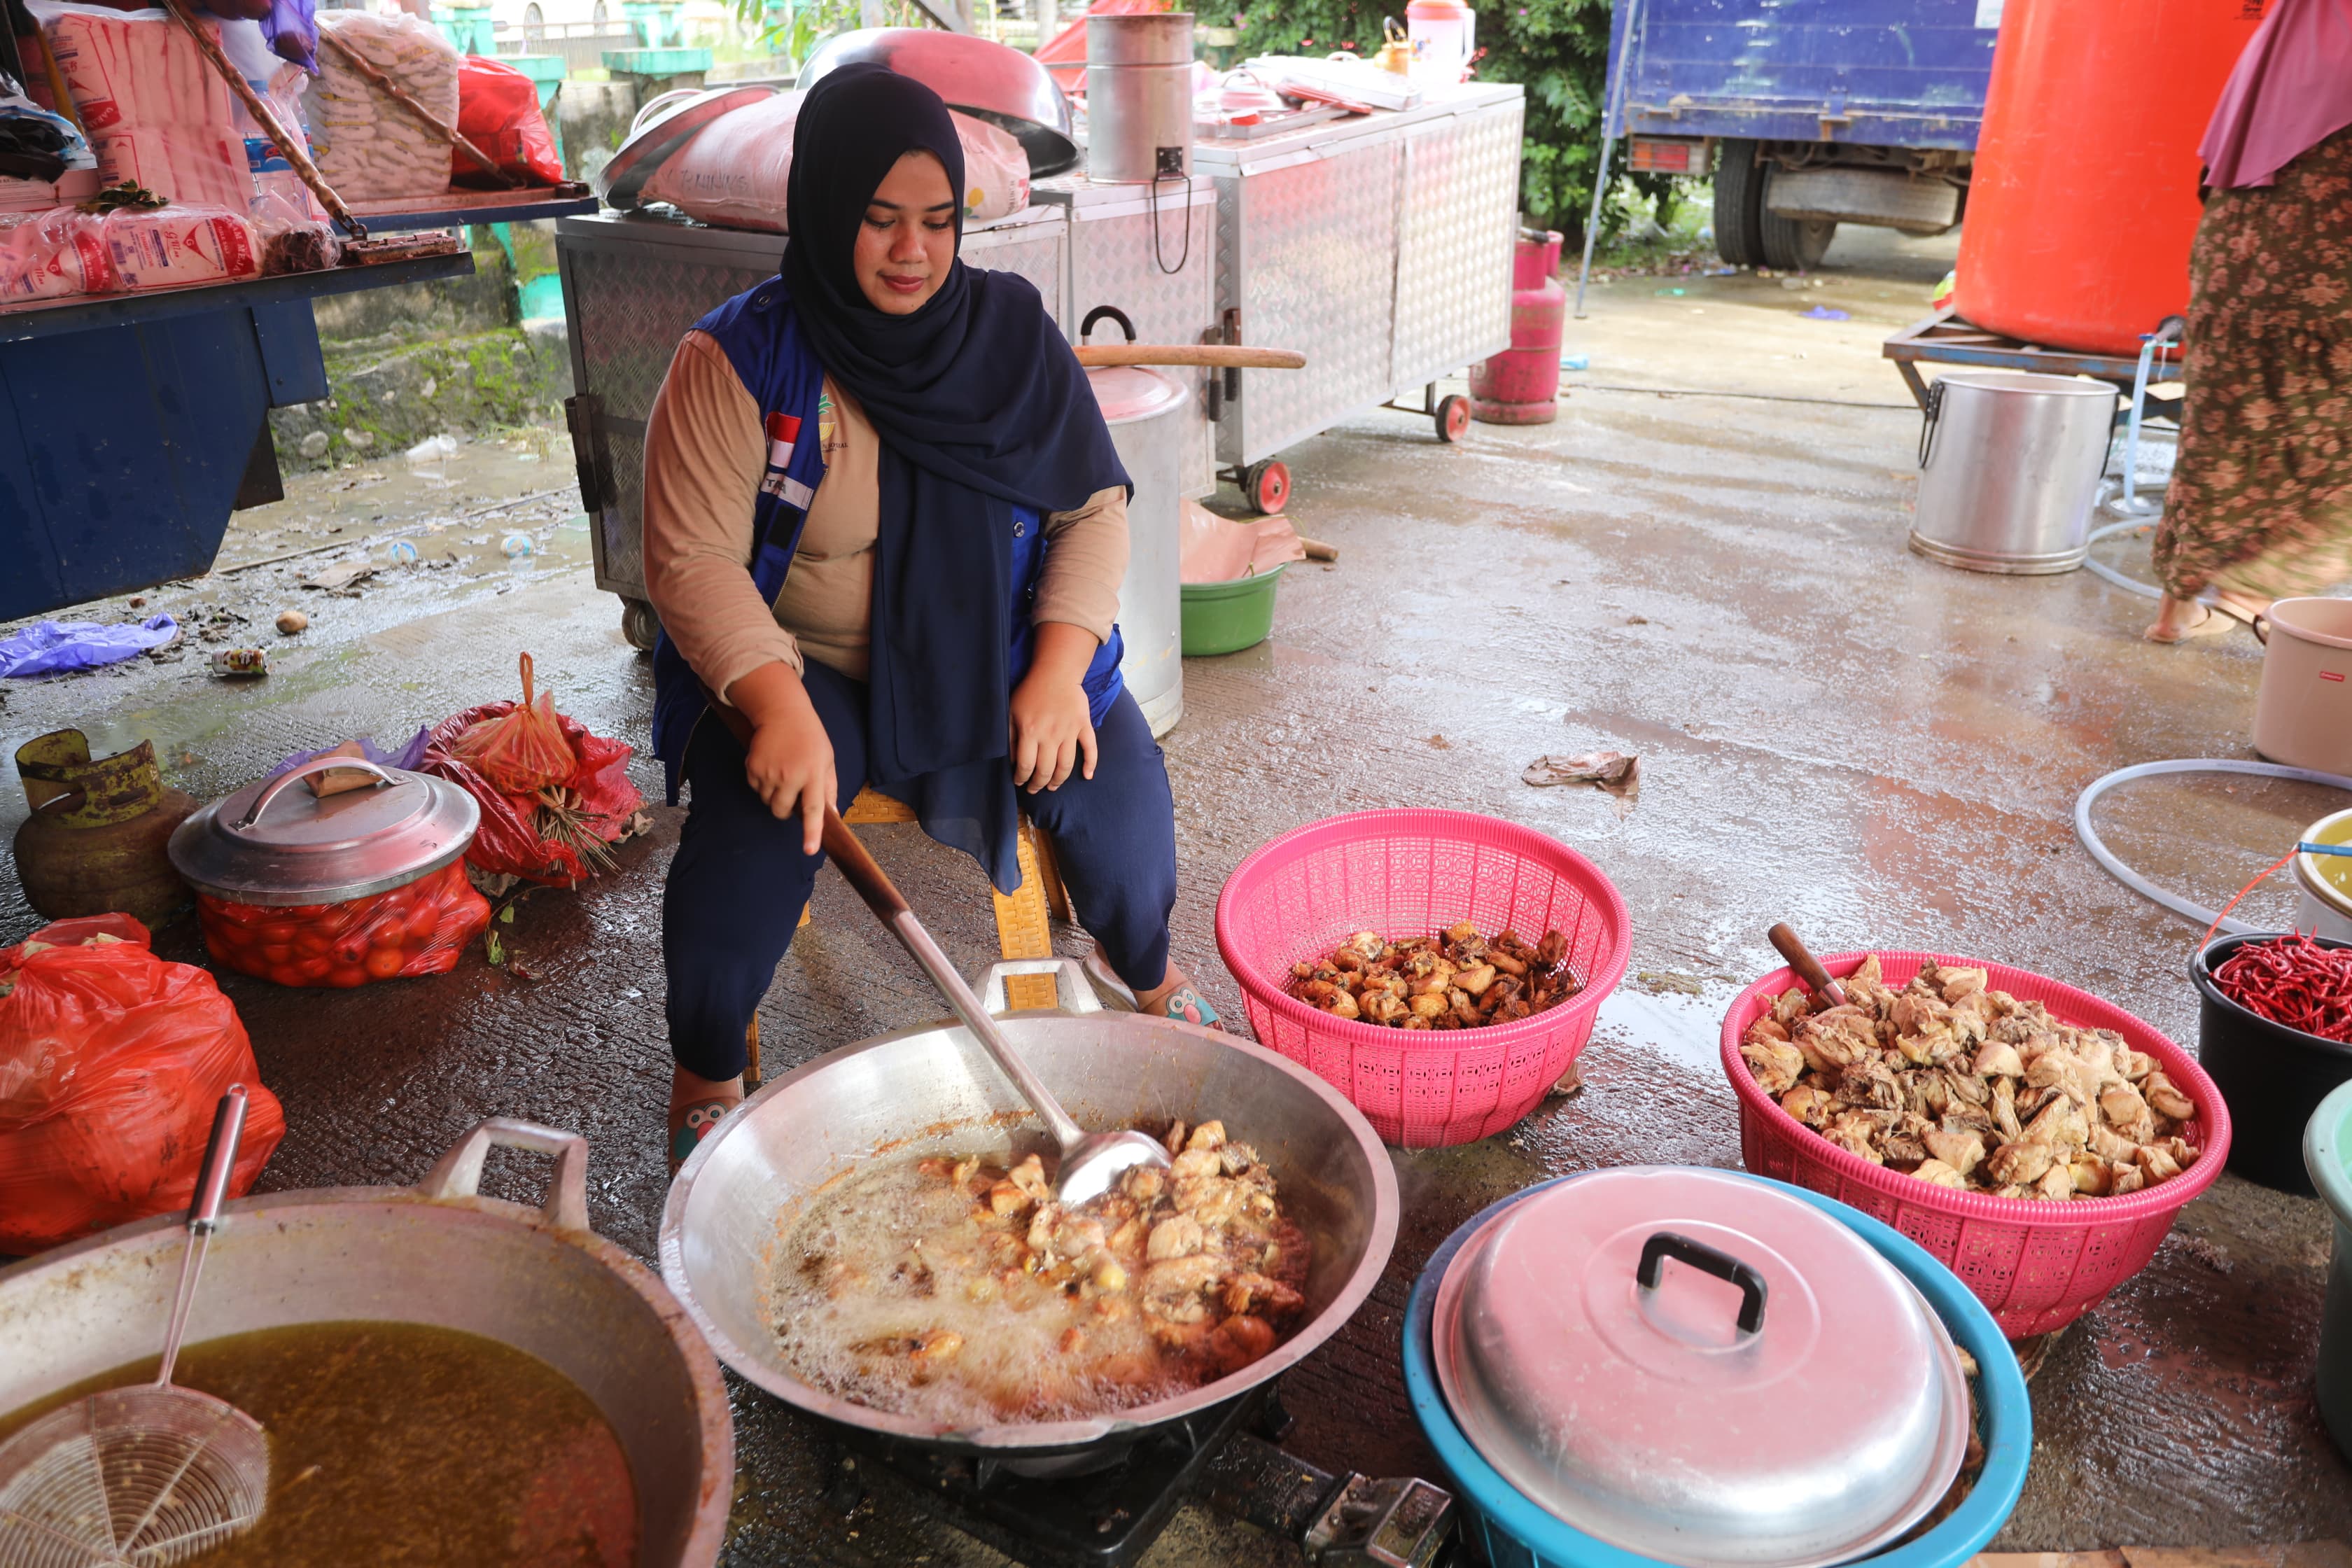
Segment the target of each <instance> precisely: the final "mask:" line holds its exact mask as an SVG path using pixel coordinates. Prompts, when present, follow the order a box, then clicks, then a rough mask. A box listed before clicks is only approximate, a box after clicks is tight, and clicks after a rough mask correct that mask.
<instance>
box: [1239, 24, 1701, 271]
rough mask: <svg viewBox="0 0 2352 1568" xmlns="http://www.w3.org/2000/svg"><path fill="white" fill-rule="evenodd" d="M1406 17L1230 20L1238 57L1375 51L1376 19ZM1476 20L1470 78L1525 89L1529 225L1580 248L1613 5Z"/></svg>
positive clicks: (1608, 221) (1618, 206)
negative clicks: (1235, 31) (1237, 37)
mask: <svg viewBox="0 0 2352 1568" xmlns="http://www.w3.org/2000/svg"><path fill="white" fill-rule="evenodd" d="M1403 11H1404V6H1403V5H1402V0H1395V3H1393V4H1390V3H1387V0H1261V4H1259V5H1256V6H1255V8H1253V9H1252V10H1251V11H1249V12H1248V13H1247V14H1246V15H1245V16H1239V17H1236V18H1235V22H1236V24H1237V25H1238V26H1240V27H1241V47H1240V49H1239V51H1237V54H1238V55H1251V54H1298V55H1325V54H1329V53H1331V52H1332V51H1334V50H1337V49H1347V50H1351V51H1354V52H1356V53H1360V54H1370V52H1371V51H1373V50H1375V49H1378V48H1379V47H1381V18H1382V17H1383V16H1396V17H1398V18H1399V20H1402V14H1403ZM1477 14H1478V21H1477V34H1476V39H1477V46H1478V57H1477V60H1476V64H1475V68H1474V74H1475V77H1476V79H1478V80H1481V81H1509V82H1517V83H1518V84H1520V85H1521V86H1522V87H1524V88H1526V89H1527V94H1528V108H1527V129H1526V133H1525V134H1526V142H1525V143H1524V145H1525V156H1524V158H1523V160H1522V162H1521V163H1520V168H1519V191H1520V202H1521V205H1523V206H1524V208H1525V209H1526V212H1527V216H1528V221H1529V222H1530V223H1535V224H1540V225H1542V226H1545V227H1547V228H1556V229H1559V230H1560V231H1561V232H1562V233H1564V234H1566V235H1567V236H1568V238H1569V243H1570V245H1577V244H1580V243H1582V240H1583V237H1584V216H1585V212H1586V210H1587V209H1588V208H1589V207H1590V205H1591V201H1592V179H1593V175H1594V174H1595V173H1596V168H1595V164H1596V163H1597V161H1598V159H1599V158H1600V156H1601V103H1602V94H1603V93H1604V92H1605V91H1606V79H1607V75H1608V68H1609V16H1610V7H1609V0H1525V3H1524V4H1521V3H1519V0H1504V4H1502V5H1481V6H1479V7H1478V8H1477ZM1623 155H1624V146H1623V144H1622V142H1621V143H1620V144H1619V146H1618V148H1617V150H1616V152H1614V153H1612V154H1611V159H1610V161H1611V163H1612V166H1614V167H1617V168H1622V167H1623V166H1624V162H1623ZM1633 180H1634V183H1635V184H1637V185H1639V186H1640V187H1641V188H1642V189H1643V191H1644V192H1647V193H1649V194H1652V195H1657V194H1659V193H1662V192H1664V190H1665V189H1666V188H1667V186H1668V184H1670V182H1669V181H1668V180H1667V179H1666V178H1665V177H1663V176H1658V175H1650V174H1640V175H1635V176H1633ZM1614 183H1615V182H1614V181H1612V184H1614ZM1622 206H1623V204H1622V203H1619V202H1611V203H1610V204H1609V205H1608V207H1607V208H1606V209H1604V212H1603V215H1602V230H1603V233H1604V234H1605V233H1607V232H1608V231H1609V230H1610V229H1612V228H1613V227H1615V226H1617V224H1618V223H1619V222H1620V221H1622Z"/></svg>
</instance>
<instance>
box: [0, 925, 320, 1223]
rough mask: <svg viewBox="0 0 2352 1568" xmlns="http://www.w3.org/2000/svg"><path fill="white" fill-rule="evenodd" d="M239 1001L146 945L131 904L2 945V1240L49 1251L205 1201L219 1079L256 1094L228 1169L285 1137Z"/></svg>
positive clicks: (249, 1171) (245, 1172) (256, 1162)
mask: <svg viewBox="0 0 2352 1568" xmlns="http://www.w3.org/2000/svg"><path fill="white" fill-rule="evenodd" d="M259 1079H260V1068H259V1067H258V1066H257V1064H256V1063H255V1061H254V1059H253V1046H252V1043H251V1042H250V1041H248V1040H247V1038H246V1034H245V1026H244V1024H243V1023H241V1022H240V1021H239V1020H238V1018H237V1016H236V1007H235V1006H234V1005H231V1003H230V1002H229V999H228V998H227V997H226V996H224V995H222V994H221V993H220V987H219V986H218V985H216V984H214V982H213V977H212V976H211V975H210V974H209V973H205V971H204V970H202V969H198V968H196V967H195V966H194V965H193V964H186V963H166V962H164V961H163V959H160V958H157V957H156V956H155V955H154V953H153V952H151V951H150V950H149V948H148V938H147V928H146V927H144V926H142V925H141V924H140V923H139V922H138V921H135V920H132V919H131V917H130V916H129V915H120V914H113V915H92V916H88V917H85V918H83V919H80V920H70V921H58V922H56V923H55V924H53V925H49V926H45V927H43V928H42V929H41V930H39V931H35V932H34V933H33V934H32V936H31V937H29V938H27V939H26V941H25V942H22V943H20V944H18V945H17V946H16V947H12V948H8V949H6V950H5V951H0V1252H13V1253H26V1252H38V1251H40V1250H42V1249H43V1248H45V1247H55V1246H57V1245H58V1244H59V1243H61V1242H67V1241H71V1240H73V1239H74V1238H75V1237H81V1236H87V1235H89V1234H90V1233H91V1232H93V1231H100V1230H105V1229H108V1228H110V1227H111V1226H118V1225H124V1224H127V1223H129V1222H130V1221H131V1220H135V1219H144V1218H145V1217H147V1216H148V1215H158V1214H164V1213H167V1212H169V1211H171V1210H173V1209H184V1208H185V1207H187V1206H188V1205H189V1204H190V1203H191V1202H192V1201H194V1195H195V1188H196V1168H197V1166H198V1165H200V1164H202V1163H203V1162H204V1157H205V1137H206V1136H207V1135H208V1134H209V1133H210V1132H211V1131H212V1122H213V1110H214V1108H215V1106H216V1105H217V1104H218V1103H219V1101H220V1097H221V1092H222V1091H223V1090H224V1089H227V1088H228V1086H229V1085H230V1084H232V1083H243V1084H244V1085H246V1087H247V1089H248V1090H249V1091H250V1093H251V1105H250V1108H249V1110H247V1117H246V1124H245V1142H244V1146H243V1147H242V1149H241V1150H240V1151H239V1152H238V1154H237V1160H236V1172H235V1174H234V1175H233V1177H232V1178H231V1180H230V1183H229V1192H230V1194H232V1195H234V1196H239V1197H241V1196H243V1195H244V1194H246V1193H247V1192H248V1191H250V1190H251V1189H252V1186H253V1184H254V1181H255V1179H256V1178H257V1177H258V1176H259V1175H260V1174H261V1168H262V1166H264V1165H266V1164H268V1163H269V1156H270V1155H271V1154H272V1153H274V1152H277V1149H278V1141H279V1140H280V1139H282V1138H284V1137H285V1136H286V1113H285V1110H283V1109H282V1108H281V1107H280V1106H279V1105H278V1097H277V1096H276V1095H274V1094H272V1093H270V1092H269V1090H268V1089H265V1088H263V1087H262V1086H261V1084H260V1082H259Z"/></svg>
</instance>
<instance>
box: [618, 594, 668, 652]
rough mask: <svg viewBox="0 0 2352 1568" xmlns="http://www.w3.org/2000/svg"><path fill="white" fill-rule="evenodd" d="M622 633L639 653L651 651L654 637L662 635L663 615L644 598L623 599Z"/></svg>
mask: <svg viewBox="0 0 2352 1568" xmlns="http://www.w3.org/2000/svg"><path fill="white" fill-rule="evenodd" d="M621 635H622V636H623V637H626V638H628V639H629V646H630V647H633V648H635V649H636V650H637V651H638V652H639V653H651V652H652V651H653V649H654V638H656V637H659V636H660V635H661V617H660V616H657V615H656V614H655V613H654V607H653V606H652V605H648V604H646V602H645V601H644V600H643V599H623V600H622V601H621Z"/></svg>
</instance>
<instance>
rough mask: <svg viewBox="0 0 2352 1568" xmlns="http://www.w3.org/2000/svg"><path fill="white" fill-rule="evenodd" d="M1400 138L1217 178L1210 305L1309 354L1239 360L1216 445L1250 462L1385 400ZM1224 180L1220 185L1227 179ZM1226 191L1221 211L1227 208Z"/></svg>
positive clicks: (1248, 332) (1249, 333)
mask: <svg viewBox="0 0 2352 1568" xmlns="http://www.w3.org/2000/svg"><path fill="white" fill-rule="evenodd" d="M1401 171H1402V142H1400V141H1399V140H1397V139H1396V138H1393V137H1382V138H1380V139H1378V140H1366V141H1362V142H1348V141H1340V142H1334V143H1332V144H1330V145H1328V146H1326V147H1324V148H1321V149H1318V153H1317V154H1316V155H1314V156H1310V157H1307V158H1306V159H1304V160H1303V161H1299V162H1287V163H1283V165H1282V166H1280V167H1276V168H1264V167H1259V168H1251V167H1249V166H1247V165H1243V166H1241V168H1240V169H1239V172H1238V173H1237V174H1234V175H1232V176H1229V177H1221V178H1220V179H1219V180H1218V182H1217V185H1218V191H1217V197H1218V205H1219V209H1220V210H1219V215H1218V216H1219V220H1220V221H1219V224H1218V229H1219V234H1220V236H1221V237H1223V236H1225V235H1227V234H1230V236H1231V243H1230V244H1228V245H1223V246H1220V247H1219V256H1220V259H1221V260H1222V261H1224V262H1226V263H1227V265H1223V266H1220V267H1219V268H1218V277H1217V300H1218V304H1219V306H1220V308H1225V307H1237V308H1238V309H1239V310H1241V313H1242V340H1243V341H1244V342H1250V343H1257V344H1262V345H1264V346H1265V347H1269V348H1293V349H1297V350H1300V351H1301V352H1303V353H1305V354H1306V355H1307V368H1306V369H1304V370H1245V371H1244V372H1242V378H1241V381H1242V395H1241V398H1240V402H1239V406H1238V407H1237V408H1229V409H1228V411H1227V414H1226V417H1225V418H1224V420H1223V423H1222V424H1221V426H1220V427H1219V430H1218V434H1217V455H1218V457H1219V458H1222V459H1223V460H1224V461H1225V462H1228V463H1254V462H1256V461H1257V460H1258V459H1259V458H1264V457H1267V456H1270V455H1271V454H1273V453H1276V452H1278V451H1280V450H1282V449H1283V448H1284V447H1287V446H1289V445H1291V444H1292V443H1293V442H1296V441H1300V440H1304V439H1305V438H1306V437H1309V436H1312V435H1315V434H1316V433H1317V432H1318V431H1321V430H1323V429H1326V428H1328V426H1331V425H1332V424H1334V423H1336V422H1337V421H1339V420H1340V419H1342V418H1345V417H1346V416H1348V415H1349V414H1351V413H1354V412H1355V411H1356V410H1358V409H1360V408H1364V407H1368V406H1370V405H1373V404H1377V403H1381V402H1383V401H1385V400H1386V399H1387V397H1388V395H1389V392H1390V390H1391V388H1392V387H1393V386H1394V385H1395V384H1396V381H1395V378H1394V377H1393V376H1392V375H1391V374H1390V371H1389V342H1390V336H1391V325H1390V322H1391V310H1392V308H1393V305H1394V301H1395V287H1396V256H1397V197H1398V186H1399V181H1400V174H1401ZM1229 186H1231V187H1234V189H1233V190H1232V191H1231V192H1230V194H1229V192H1228V189H1227V187H1229ZM1229 202H1230V210H1231V215H1232V216H1231V218H1230V221H1229V222H1228V220H1227V217H1226V211H1227V206H1228V203H1229Z"/></svg>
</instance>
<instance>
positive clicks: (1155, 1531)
mask: <svg viewBox="0 0 2352 1568" xmlns="http://www.w3.org/2000/svg"><path fill="white" fill-rule="evenodd" d="M1290 1425H1291V1420H1290V1415H1289V1414H1288V1412H1286V1411H1285V1410H1284V1409H1283V1407H1282V1400H1281V1396H1280V1394H1279V1392H1278V1390H1277V1388H1276V1385H1275V1384H1265V1385H1261V1386H1260V1387H1257V1388H1255V1389H1252V1390H1251V1391H1250V1392H1249V1393H1247V1394H1243V1395H1241V1396H1240V1397H1239V1398H1236V1399H1231V1400H1228V1401H1226V1402H1225V1403H1224V1404H1223V1405H1212V1406H1210V1407H1209V1408H1208V1409H1206V1410H1201V1411H1196V1412H1194V1413H1193V1414H1192V1415H1190V1416H1188V1417H1186V1418H1185V1419H1183V1420H1181V1421H1176V1422H1171V1423H1168V1424H1166V1425H1164V1426H1156V1427H1154V1428H1152V1429H1151V1430H1150V1432H1149V1433H1147V1434H1145V1435H1143V1436H1141V1437H1139V1439H1137V1440H1136V1441H1135V1442H1133V1443H1132V1444H1130V1445H1129V1447H1125V1448H1122V1449H1118V1450H1116V1451H1110V1452H1107V1453H1106V1454H1105V1455H1104V1456H1103V1457H1101V1458H1097V1457H1095V1456H1084V1457H1081V1458H1079V1459H1078V1463H1080V1464H1081V1465H1083V1466H1084V1467H1085V1468H1083V1469H1082V1470H1079V1471H1077V1472H1075V1473H1074V1472H1072V1471H1070V1470H1064V1471H1062V1472H1061V1473H1058V1474H1052V1475H1038V1474H1034V1473H1024V1472H1032V1471H1034V1468H1035V1467H1036V1465H1037V1463H1038V1461H1034V1460H1032V1461H1022V1462H1017V1463H1019V1464H1020V1468H1019V1469H1018V1470H1016V1469H1015V1468H1013V1465H1012V1464H1008V1463H1006V1462H1005V1461H1002V1460H995V1459H987V1458H976V1457H974V1456H972V1455H969V1454H950V1453H941V1452H940V1451H939V1450H937V1449H933V1448H929V1447H922V1446H920V1445H918V1444H914V1443H908V1442H905V1441H902V1440H900V1439H898V1438H894V1437H891V1436H887V1435H885V1434H881V1433H875V1432H868V1431H865V1430H863V1429H861V1428H857V1427H850V1426H834V1425H832V1424H829V1423H828V1424H826V1425H825V1432H826V1436H827V1437H828V1439H829V1440H830V1442H831V1445H832V1447H833V1448H834V1452H833V1453H832V1454H830V1455H828V1456H827V1457H826V1458H827V1459H828V1461H829V1462H828V1465H827V1469H828V1472H829V1473H830V1474H831V1475H832V1476H833V1478H834V1482H833V1485H832V1487H831V1488H830V1489H829V1490H828V1491H827V1493H826V1496H825V1504H826V1506H827V1507H828V1508H830V1509H832V1510H834V1511H835V1512H836V1513H840V1514H847V1513H848V1512H849V1511H850V1510H853V1509H855V1508H856V1506H857V1504H858V1502H859V1501H860V1500H862V1499H863V1498H864V1497H865V1496H866V1492H867V1491H868V1489H873V1490H877V1491H883V1492H887V1494H889V1495H890V1496H891V1497H893V1498H894V1499H899V1500H905V1501H906V1502H908V1504H910V1505H911V1506H913V1507H916V1508H919V1509H920V1510H922V1511H923V1512H925V1513H926V1514H929V1516H930V1517H932V1518H934V1519H937V1520H938V1521H940V1522H941V1523H943V1524H947V1525H950V1526H951V1527H953V1528H954V1529H957V1530H960V1531H963V1532H964V1533H965V1534H967V1535H970V1536H972V1537H974V1538H975V1539H977V1540H980V1541H982V1542H986V1543H987V1544H989V1545H990V1546H992V1547H994V1548H995V1549H996V1550H997V1551H999V1552H1003V1553H1004V1554H1005V1555H1006V1556H1008V1557H1011V1558H1013V1559H1014V1560H1015V1561H1017V1562H1019V1563H1024V1564H1026V1568H1129V1564H1132V1563H1135V1562H1137V1561H1138V1560H1139V1559H1140V1558H1141V1557H1142V1555H1143V1554H1144V1553H1145V1552H1148V1551H1150V1548H1151V1543H1152V1542H1154V1541H1156V1540H1158V1539H1159V1537H1160V1531H1162V1530H1164V1529H1166V1528H1167V1525H1168V1521H1169V1520H1170V1519H1171V1517H1173V1516H1174V1514H1175V1512H1176V1509H1177V1505H1179V1504H1180V1503H1181V1502H1183V1501H1184V1500H1185V1499H1186V1498H1187V1497H1188V1496H1198V1497H1199V1499H1200V1500H1202V1501H1203V1502H1206V1503H1207V1504H1209V1505H1210V1506H1211V1507H1213V1508H1214V1509H1216V1510H1218V1511H1219V1512H1222V1513H1226V1514H1230V1515H1232V1516H1233V1517H1234V1518H1237V1519H1241V1520H1244V1521H1247V1522H1248V1523H1251V1524H1255V1525H1256V1526H1257V1527H1258V1528H1260V1529H1262V1530H1265V1531H1270V1532H1272V1533H1274V1534H1276V1535H1281V1536H1286V1537H1287V1538H1288V1539H1290V1540H1293V1541H1296V1542H1298V1543H1299V1544H1300V1546H1301V1547H1302V1548H1303V1549H1304V1551H1305V1552H1306V1554H1307V1561H1308V1562H1309V1563H1314V1564H1317V1565H1318V1568H1445V1565H1446V1564H1447V1563H1449V1562H1450V1561H1451V1560H1452V1558H1453V1556H1454V1500H1453V1498H1452V1496H1451V1495H1450V1494H1448V1493H1447V1492H1446V1491H1444V1489H1442V1488H1438V1487H1433V1486H1432V1485H1430V1484H1429V1483H1428V1482H1426V1481H1423V1480H1418V1479H1411V1478H1407V1479H1397V1480H1374V1479H1369V1478H1367V1477H1364V1476H1360V1475H1354V1474H1349V1475H1346V1476H1333V1475H1330V1474H1328V1472H1326V1471H1323V1470H1319V1469H1317V1468H1315V1467H1314V1466H1312V1465H1309V1464H1307V1463H1306V1462H1305V1461H1303V1460H1300V1459H1297V1458H1292V1457H1291V1456H1290V1455H1288V1454H1286V1453H1284V1452H1283V1451H1282V1450H1281V1449H1280V1448H1277V1447H1275V1446H1274V1445H1275V1443H1276V1442H1278V1441H1279V1440H1280V1439H1281V1437H1282V1436H1283V1435H1284V1434H1285V1433H1286V1432H1287V1431H1288V1430H1289V1429H1290ZM1045 1463H1046V1464H1048V1465H1050V1464H1052V1463H1053V1461H1050V1460H1049V1461H1045Z"/></svg>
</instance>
